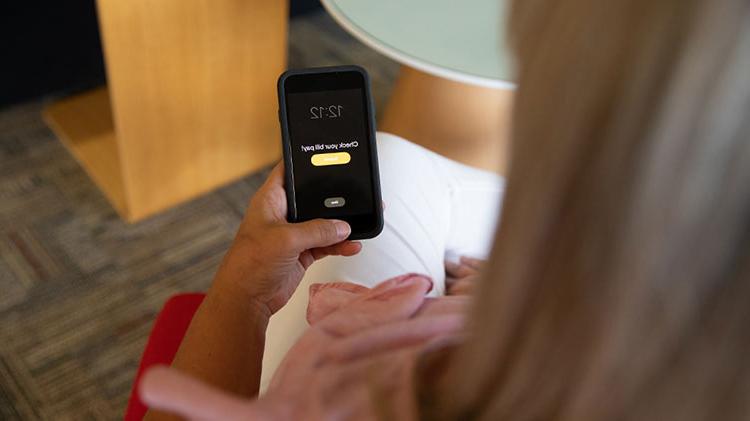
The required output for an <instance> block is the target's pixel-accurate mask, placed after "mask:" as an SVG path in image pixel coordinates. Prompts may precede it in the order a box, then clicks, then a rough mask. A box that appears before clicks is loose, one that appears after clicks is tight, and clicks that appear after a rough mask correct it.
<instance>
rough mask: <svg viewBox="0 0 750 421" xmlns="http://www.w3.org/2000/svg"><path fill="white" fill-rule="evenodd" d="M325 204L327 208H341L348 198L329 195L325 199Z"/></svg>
mask: <svg viewBox="0 0 750 421" xmlns="http://www.w3.org/2000/svg"><path fill="white" fill-rule="evenodd" d="M323 204H324V205H325V207H327V208H340V207H342V206H344V205H345V204H346V200H344V198H343V197H329V198H328V199H326V200H324V201H323Z"/></svg>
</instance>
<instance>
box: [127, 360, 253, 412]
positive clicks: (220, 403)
mask: <svg viewBox="0 0 750 421" xmlns="http://www.w3.org/2000/svg"><path fill="white" fill-rule="evenodd" d="M138 389H139V391H140V396H141V399H142V400H143V402H144V403H145V404H146V405H148V406H149V407H150V408H153V409H158V410H161V411H166V412H170V413H173V414H177V415H180V416H182V417H184V418H187V419H190V420H193V419H200V420H232V419H248V418H252V419H264V417H261V416H260V415H261V414H258V413H257V411H256V410H255V408H254V407H253V405H251V404H250V402H249V401H246V400H243V399H240V398H238V397H235V396H233V395H230V394H228V393H225V392H222V391H220V390H218V389H215V388H213V387H211V386H208V385H206V384H205V383H203V382H201V381H198V380H196V379H194V378H192V377H189V376H187V375H185V374H182V373H180V372H178V371H177V370H174V369H172V368H168V367H165V366H156V367H153V368H151V369H149V370H148V371H146V373H145V374H144V376H143V380H141V382H140V385H139V387H138ZM255 417H257V418H255Z"/></svg>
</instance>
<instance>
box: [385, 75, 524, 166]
mask: <svg viewBox="0 0 750 421" xmlns="http://www.w3.org/2000/svg"><path fill="white" fill-rule="evenodd" d="M512 98H513V91H511V90H507V89H493V88H482V87H478V86H473V85H467V84H464V83H460V82H454V81H451V80H447V79H443V78H440V77H436V76H432V75H429V74H427V73H424V72H421V71H418V70H415V69H413V68H410V67H407V66H402V67H401V73H400V75H399V77H398V80H397V81H396V85H395V86H394V89H393V92H392V94H391V98H390V100H389V102H388V106H387V108H386V110H385V113H384V114H383V116H382V118H381V119H380V121H379V123H378V130H382V131H385V132H389V133H393V134H396V135H399V136H401V137H403V138H405V139H408V140H410V141H412V142H414V143H417V144H419V145H422V146H424V147H426V148H428V149H430V150H432V151H435V152H437V153H439V154H440V155H443V156H445V157H447V158H450V159H453V160H455V161H458V162H461V163H463V164H467V165H471V166H473V167H477V168H482V169H486V170H490V171H494V172H497V173H500V174H505V172H506V168H507V163H508V147H507V146H508V139H509V126H510V111H511V104H512Z"/></svg>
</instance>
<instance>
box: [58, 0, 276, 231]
mask: <svg viewBox="0 0 750 421" xmlns="http://www.w3.org/2000/svg"><path fill="white" fill-rule="evenodd" d="M97 11H98V15H99V26H100V30H101V33H102V42H103V46H104V55H105V59H106V63H107V82H108V87H107V89H98V90H95V91H93V92H88V93H84V94H82V95H78V96H74V97H72V98H66V99H64V100H62V101H59V102H57V103H55V104H52V105H51V106H49V107H48V108H47V109H46V110H45V111H44V115H45V118H46V121H47V122H48V124H49V125H50V126H51V127H52V129H53V130H54V131H55V133H56V134H57V135H58V136H59V137H60V138H61V139H62V140H63V141H64V142H65V144H66V145H67V146H68V147H69V149H70V151H71V152H72V153H73V155H74V156H75V157H76V158H77V159H78V160H79V161H80V163H81V165H82V166H83V167H84V169H85V170H86V171H87V172H88V173H89V175H91V178H92V179H93V180H94V181H95V182H96V183H97V185H98V186H99V187H100V188H101V189H102V190H103V191H104V193H105V194H106V195H107V198H109V200H110V201H111V202H112V204H113V205H114V207H115V208H116V209H117V211H118V212H119V213H120V215H121V216H122V217H123V218H124V219H126V220H128V221H137V220H140V219H142V218H145V217H147V216H150V215H153V214H154V213H157V212H160V211H162V210H164V209H167V208H169V207H171V206H174V205H176V204H178V203H181V202H184V201H186V200H189V199H192V198H194V197H196V196H198V195H200V194H203V193H205V192H208V191H210V190H212V189H214V188H216V187H218V186H221V185H222V184H225V183H228V182H230V181H233V180H235V179H237V178H239V177H242V176H244V175H246V174H248V173H250V172H252V171H256V170H258V169H259V168H262V167H264V166H266V165H269V164H271V163H273V162H275V161H277V160H278V159H279V157H280V156H281V141H280V139H279V123H278V120H277V114H276V103H277V102H276V88H275V87H276V78H278V75H279V73H281V72H282V71H283V70H284V68H285V62H286V37H287V22H288V19H289V13H288V8H287V2H286V1H278V0H213V1H184V0H159V1H149V0H126V1H121V0H97Z"/></svg>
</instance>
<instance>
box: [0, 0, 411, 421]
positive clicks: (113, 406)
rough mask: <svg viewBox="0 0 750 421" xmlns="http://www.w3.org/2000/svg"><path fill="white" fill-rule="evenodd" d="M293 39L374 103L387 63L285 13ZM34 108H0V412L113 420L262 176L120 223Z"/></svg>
mask: <svg viewBox="0 0 750 421" xmlns="http://www.w3.org/2000/svg"><path fill="white" fill-rule="evenodd" d="M290 44H291V45H290V52H289V55H290V56H289V65H290V66H291V67H305V66H319V65H332V64H343V63H357V64H360V65H363V66H364V67H366V68H367V69H368V70H369V71H370V74H371V77H372V82H373V91H374V94H375V99H376V103H377V105H378V108H380V109H382V105H383V103H384V101H385V100H386V99H387V95H388V92H389V89H390V86H391V83H392V81H393V79H394V77H395V75H396V72H397V70H398V66H397V65H396V64H395V63H393V62H391V61H389V60H387V59H386V58H384V57H382V56H380V55H378V54H376V53H374V52H373V51H372V50H370V49H369V48H367V47H365V46H363V45H362V44H360V43H359V42H357V41H355V40H354V39H353V38H351V37H349V36H348V35H347V34H345V33H344V32H343V31H342V30H341V29H339V28H338V27H337V26H336V24H335V23H334V22H333V21H332V20H331V19H330V18H329V17H328V16H327V15H325V14H324V13H322V12H321V13H317V14H313V15H308V16H305V17H302V18H297V19H295V20H294V21H292V24H291V27H290ZM42 106H43V103H42V102H38V103H31V104H25V105H22V106H18V107H15V108H11V109H7V110H4V111H1V112H0V420H15V419H24V420H27V419H28V420H32V419H54V420H68V419H70V420H73V419H75V420H80V419H118V418H121V417H122V414H123V411H124V408H125V405H126V402H127V398H128V395H129V391H130V387H131V382H132V379H133V375H134V373H135V370H136V367H137V363H138V360H139V357H140V353H141V351H142V349H143V346H144V344H145V340H146V337H147V335H148V333H149V329H150V327H151V323H152V321H153V319H154V316H155V315H156V312H157V311H158V309H159V308H160V306H161V304H162V303H163V302H164V301H165V300H166V299H167V298H168V297H169V296H170V295H172V294H174V293H177V292H182V291H195V290H204V289H205V288H206V287H207V286H208V285H209V282H210V280H211V277H212V275H213V272H214V270H215V268H216V266H217V264H218V263H219V261H220V259H221V257H222V254H223V253H224V251H225V250H226V248H227V246H228V244H229V242H230V240H231V238H232V236H233V234H234V230H235V229H236V227H237V225H238V223H239V221H240V218H241V215H242V213H243V211H244V208H245V204H246V202H247V200H248V198H249V197H250V196H251V195H252V193H253V192H254V191H255V189H256V188H257V187H258V186H259V185H260V183H261V182H262V181H263V179H264V177H265V175H266V172H267V170H266V171H261V172H260V173H258V174H254V175H250V176H248V177H246V178H244V179H242V180H240V181H238V182H235V183H233V184H231V185H229V186H226V187H224V188H222V189H219V190H218V191H216V192H213V193H211V194H208V195H206V196H203V197H201V198H198V199H196V200H193V201H191V202H189V203H187V204H184V205H182V206H179V207H176V208H174V209H172V210H169V211H167V212H164V213H163V214H161V215H158V216H156V217H153V218H150V219H148V220H146V221H143V222H140V223H138V224H133V225H128V224H126V223H124V222H123V221H121V220H120V219H119V218H118V217H117V215H116V213H115V211H114V210H113V209H112V207H111V206H110V205H109V204H108V203H107V201H106V200H105V198H104V196H103V195H102V194H101V193H100V192H99V191H98V190H97V188H96V187H95V185H94V184H93V183H92V182H91V181H90V180H89V179H88V178H87V177H86V175H85V173H84V172H83V170H82V169H81V168H80V167H79V166H78V165H77V164H76V162H75V160H74V159H73V158H72V157H71V156H70V155H69V154H68V153H67V151H66V150H65V149H64V147H63V146H62V145H61V144H60V142H59V141H58V140H57V139H56V138H55V137H54V135H53V134H52V133H51V132H50V131H49V130H48V129H47V128H46V127H45V126H44V124H43V123H42V120H41V117H40V111H41V108H42Z"/></svg>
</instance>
